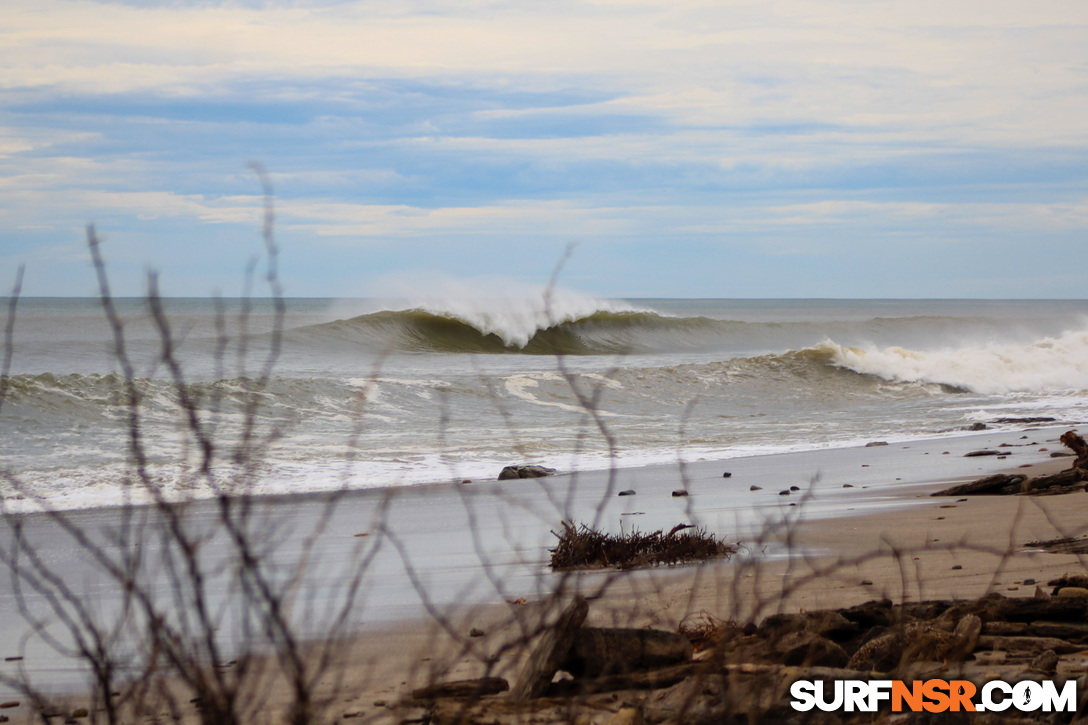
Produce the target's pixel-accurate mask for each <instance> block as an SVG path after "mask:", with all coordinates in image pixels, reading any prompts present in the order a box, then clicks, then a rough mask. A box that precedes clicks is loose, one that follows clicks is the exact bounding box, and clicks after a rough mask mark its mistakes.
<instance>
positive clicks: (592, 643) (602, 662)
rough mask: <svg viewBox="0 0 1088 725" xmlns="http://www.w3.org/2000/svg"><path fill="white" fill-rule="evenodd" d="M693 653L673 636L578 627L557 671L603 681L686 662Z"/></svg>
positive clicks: (685, 641) (680, 638) (652, 631)
mask: <svg viewBox="0 0 1088 725" xmlns="http://www.w3.org/2000/svg"><path fill="white" fill-rule="evenodd" d="M693 652H694V650H693V648H692V644H691V642H690V641H689V640H688V639H687V638H686V637H684V636H682V635H680V634H679V633H677V632H666V631H663V630H657V629H624V628H602V627H582V628H581V629H580V630H578V636H577V637H576V638H575V640H574V646H573V647H572V648H571V650H570V652H569V653H568V654H567V657H566V659H565V660H564V661H563V664H562V665H561V666H560V669H561V670H563V671H565V672H569V673H570V674H571V675H573V676H574V677H575V678H579V677H603V676H605V675H615V674H625V673H628V672H632V671H634V670H649V669H654V668H655V667H666V666H668V665H674V664H679V663H681V662H687V661H689V660H691V657H692V654H693Z"/></svg>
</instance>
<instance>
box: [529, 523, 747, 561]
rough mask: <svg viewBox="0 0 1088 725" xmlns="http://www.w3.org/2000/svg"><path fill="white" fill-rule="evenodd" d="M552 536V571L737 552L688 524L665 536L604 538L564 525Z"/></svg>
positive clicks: (638, 534) (581, 527)
mask: <svg viewBox="0 0 1088 725" xmlns="http://www.w3.org/2000/svg"><path fill="white" fill-rule="evenodd" d="M685 529H692V530H690V531H684V530H685ZM680 532H683V533H680ZM552 535H554V536H555V537H556V538H557V539H558V540H559V541H558V543H557V544H556V547H555V548H554V549H551V554H552V556H551V562H550V565H551V568H552V569H553V570H555V571H564V570H570V569H604V568H613V567H614V568H618V569H631V568H635V567H644V566H658V565H660V564H666V565H672V564H680V563H684V562H688V561H698V560H702V559H713V558H717V557H728V556H731V555H733V554H735V553H736V551H737V547H736V545H734V544H727V543H725V542H723V541H720V540H719V539H718V538H717V537H716V536H714V535H713V534H710V533H707V532H706V531H705V530H703V529H697V528H694V527H693V526H692V525H691V524H680V525H679V526H676V527H674V528H673V529H672V530H671V531H670V532H669V533H667V534H666V533H663V532H662V531H660V530H658V531H654V532H652V533H649V534H644V533H641V532H639V531H637V530H636V531H631V532H629V533H627V534H607V533H603V532H600V531H597V530H595V529H591V528H589V527H588V526H586V525H585V524H581V525H575V524H574V523H571V522H568V521H564V522H563V527H562V531H561V532H555V531H553V532H552Z"/></svg>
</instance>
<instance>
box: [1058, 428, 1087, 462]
mask: <svg viewBox="0 0 1088 725" xmlns="http://www.w3.org/2000/svg"><path fill="white" fill-rule="evenodd" d="M1058 440H1059V441H1061V443H1062V445H1064V446H1065V447H1066V448H1068V449H1070V450H1071V451H1073V453H1074V454H1075V455H1076V457H1077V460H1076V461H1074V463H1073V468H1074V469H1088V442H1085V440H1084V439H1083V438H1081V437H1080V436H1079V435H1077V432H1076V431H1072V430H1071V431H1067V432H1065V433H1062V435H1061V437H1060V438H1059V439H1058Z"/></svg>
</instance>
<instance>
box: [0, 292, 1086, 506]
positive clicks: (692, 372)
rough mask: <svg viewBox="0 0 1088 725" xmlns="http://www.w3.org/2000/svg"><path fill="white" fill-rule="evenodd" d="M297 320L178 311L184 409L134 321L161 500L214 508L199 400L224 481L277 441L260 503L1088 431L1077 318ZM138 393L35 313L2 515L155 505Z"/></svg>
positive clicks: (418, 298) (295, 303)
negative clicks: (248, 452)
mask: <svg viewBox="0 0 1088 725" xmlns="http://www.w3.org/2000/svg"><path fill="white" fill-rule="evenodd" d="M284 302H285V307H286V314H285V316H284V317H283V318H282V320H278V318H277V314H276V306H275V304H273V301H271V300H263V299H262V300H251V301H248V302H247V301H242V300H223V301H219V302H216V301H213V300H207V299H172V300H166V302H165V306H166V310H167V314H168V316H169V320H170V330H171V336H172V341H173V343H174V344H175V347H176V350H177V352H176V357H177V361H178V363H179V366H180V369H181V370H182V374H183V378H182V387H181V388H180V389H179V388H178V385H177V381H176V380H175V379H174V378H173V377H172V375H171V373H170V370H169V368H168V367H167V366H165V365H164V364H163V360H162V359H161V353H162V344H161V335H160V332H159V330H158V329H157V328H156V325H155V324H154V320H153V319H152V318H151V317H150V315H149V313H148V309H147V306H146V304H145V303H144V302H143V301H142V300H137V299H129V300H119V301H118V305H119V310H120V312H121V315H122V317H123V319H124V321H125V331H126V340H127V342H126V348H125V351H126V358H127V359H128V360H129V362H130V363H131V365H132V369H133V370H134V375H135V379H134V380H133V383H134V390H136V391H137V395H138V399H139V405H138V408H137V410H138V413H139V422H140V432H141V435H142V440H143V442H144V445H145V449H146V450H147V452H148V454H149V462H148V465H149V468H148V470H149V472H150V475H151V476H152V477H153V480H154V481H155V486H156V487H157V490H158V491H159V492H161V493H162V495H164V496H167V497H177V498H186V497H192V496H196V497H200V496H209V495H212V494H213V493H214V492H213V491H210V490H208V488H207V486H206V485H204V484H202V483H201V482H200V481H199V480H198V479H199V477H197V476H194V466H196V465H198V460H197V456H196V454H195V453H194V445H193V443H194V442H193V440H191V439H190V438H188V437H187V436H186V435H185V429H186V416H185V415H184V413H185V411H184V405H183V403H184V401H193V402H194V403H195V407H196V414H197V417H198V419H199V420H200V421H201V424H202V425H203V426H205V427H206V430H208V431H209V432H210V433H211V435H212V438H213V439H214V440H215V444H216V446H218V447H220V448H221V450H222V452H223V453H224V454H225V455H224V456H223V457H222V459H223V461H224V462H223V463H222V464H220V465H222V466H223V470H222V471H221V472H220V480H222V481H224V482H226V483H225V484H224V485H227V486H229V485H230V483H229V482H230V481H231V480H232V476H231V471H230V470H229V465H230V464H229V460H230V455H229V453H230V452H231V451H233V450H235V449H236V448H237V446H239V445H241V441H243V440H244V439H245V429H246V426H247V425H249V424H250V423H249V422H247V421H255V425H256V428H257V432H258V433H259V434H260V435H261V436H265V437H267V440H268V445H267V446H266V447H264V448H262V449H261V451H260V464H261V465H260V469H259V475H257V476H256V477H255V478H253V479H250V480H249V482H248V483H247V488H246V491H245V492H247V493H256V494H275V493H300V492H307V491H321V490H331V489H340V488H348V489H360V488H373V487H383V486H402V485H410V484H414V483H427V482H441V481H459V482H460V481H464V480H481V479H493V478H494V477H495V475H496V474H497V473H498V471H499V470H500V469H501V468H502V467H503V466H505V465H509V464H511V463H541V464H544V465H548V466H551V467H554V468H558V469H561V470H590V469H599V468H605V467H608V466H639V465H646V464H650V463H664V462H670V461H676V460H677V459H680V460H689V461H694V460H727V459H729V458H735V457H739V456H748V455H758V454H764V453H780V452H786V451H798V450H809V449H816V448H830V447H843V446H851V445H859V444H864V443H866V442H868V441H873V440H884V441H906V440H912V439H917V438H924V437H934V436H954V435H962V434H965V432H966V430H967V429H969V428H971V427H972V426H973V425H975V424H978V423H982V424H985V425H988V426H989V427H993V428H1000V427H1002V426H1009V427H1011V426H1016V425H1018V423H1017V422H1016V421H1017V420H1020V419H1024V418H1053V419H1054V420H1055V422H1056V424H1057V423H1061V424H1065V423H1069V424H1075V423H1077V422H1080V421H1083V420H1084V419H1085V418H1086V417H1088V303H1086V302H1085V301H1079V300H1064V301H1038V300H1036V301H986V300H944V301H942V300H655V299H635V300H602V299H597V298H594V297H593V296H591V295H586V294H582V293H578V292H573V291H566V290H561V289H554V290H549V289H545V288H531V287H519V288H510V289H497V290H496V289H494V288H492V289H489V290H488V291H487V292H486V293H485V292H479V291H475V290H470V289H468V288H464V287H462V288H460V289H455V290H448V289H447V290H437V289H436V290H430V291H429V292H428V293H427V294H419V295H415V296H403V297H400V298H385V299H361V300H317V299H288V300H285V301H284ZM217 315H218V317H217ZM277 325H278V326H279V328H280V329H279V331H278V332H277V329H276V328H277ZM266 364H269V365H270V366H269V367H268V368H267V370H266V368H265V365H266ZM266 371H267V372H268V374H269V377H268V381H267V385H266V386H265V387H263V388H261V389H260V391H259V395H256V397H254V389H255V388H254V385H255V382H254V381H256V380H259V379H260V376H261V374H262V373H264V372H266ZM129 394H130V393H129V388H128V385H127V381H126V378H125V376H124V374H123V369H122V366H121V365H120V364H119V360H118V359H117V355H116V351H115V350H114V348H113V345H112V342H111V333H110V328H109V326H108V325H107V324H106V321H105V320H104V318H103V315H102V311H101V305H100V304H99V302H98V301H97V300H94V299H70V298H64V299H56V298H50V299H45V298H40V299H23V300H20V302H19V307H18V314H17V317H16V324H15V328H14V345H13V348H12V364H11V369H10V373H9V375H8V378H7V382H6V393H5V396H4V401H3V407H2V408H0V460H2V461H3V466H4V469H5V471H7V472H9V473H10V474H11V475H12V476H13V477H15V479H16V480H17V481H18V485H17V486H14V487H13V486H12V485H10V483H9V485H8V487H7V488H5V489H4V490H2V491H0V495H3V496H4V504H5V506H7V507H8V508H9V510H10V509H14V510H18V509H20V507H23V508H33V507H34V506H35V505H36V503H35V499H39V500H40V501H44V502H46V503H48V505H52V506H58V507H63V508H86V507H95V506H105V505H115V504H117V503H120V502H122V501H125V500H135V499H138V498H139V496H140V495H141V494H139V493H138V492H137V491H136V490H135V488H134V487H132V486H129V485H127V483H126V481H130V480H131V466H130V454H129V451H128V449H127V433H126V430H127V426H128V425H129V424H130V417H129V416H130V413H131V410H132V409H131V408H130V407H129V405H128V400H129ZM253 400H257V407H256V409H255V410H256V415H255V416H253V410H252V409H251V408H250V406H251V403H252V401H253ZM1001 421H1006V422H1001Z"/></svg>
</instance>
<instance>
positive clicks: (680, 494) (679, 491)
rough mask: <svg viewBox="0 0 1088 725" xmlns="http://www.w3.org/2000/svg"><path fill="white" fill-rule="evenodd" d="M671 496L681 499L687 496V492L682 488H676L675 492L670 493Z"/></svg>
mask: <svg viewBox="0 0 1088 725" xmlns="http://www.w3.org/2000/svg"><path fill="white" fill-rule="evenodd" d="M672 495H673V498H681V497H684V496H687V495H688V492H687V491H685V490H684V489H682V488H678V489H677V490H675V491H673V492H672Z"/></svg>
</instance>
